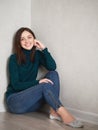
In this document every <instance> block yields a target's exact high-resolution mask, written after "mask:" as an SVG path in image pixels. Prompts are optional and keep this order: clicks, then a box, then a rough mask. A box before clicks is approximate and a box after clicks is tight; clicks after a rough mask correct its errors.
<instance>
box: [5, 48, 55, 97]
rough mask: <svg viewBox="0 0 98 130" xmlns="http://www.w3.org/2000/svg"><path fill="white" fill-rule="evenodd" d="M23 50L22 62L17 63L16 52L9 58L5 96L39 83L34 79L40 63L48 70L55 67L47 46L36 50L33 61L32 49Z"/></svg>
mask: <svg viewBox="0 0 98 130" xmlns="http://www.w3.org/2000/svg"><path fill="white" fill-rule="evenodd" d="M23 52H24V54H25V56H26V62H25V63H24V64H18V63H17V58H16V54H13V55H11V56H10V58H9V80H10V82H9V84H8V87H7V91H6V97H8V96H9V95H11V94H13V93H16V92H20V91H23V90H25V89H28V88H30V87H33V86H34V85H37V84H39V80H36V77H37V73H38V69H39V67H40V65H42V66H44V67H45V68H46V69H47V70H49V71H52V70H55V69H56V63H55V61H54V59H53V58H52V56H51V54H50V53H49V52H48V49H47V48H45V49H44V50H42V51H39V50H36V52H35V55H34V61H33V62H31V60H30V54H31V52H32V51H31V50H25V49H23Z"/></svg>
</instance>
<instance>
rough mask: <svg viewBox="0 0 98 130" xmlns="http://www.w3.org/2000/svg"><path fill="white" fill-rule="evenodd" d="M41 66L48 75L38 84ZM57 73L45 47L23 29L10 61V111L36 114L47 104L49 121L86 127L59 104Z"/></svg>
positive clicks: (29, 32)
mask: <svg viewBox="0 0 98 130" xmlns="http://www.w3.org/2000/svg"><path fill="white" fill-rule="evenodd" d="M36 48H37V49H36ZM40 65H42V66H44V67H45V68H46V69H47V70H48V73H47V74H46V75H45V77H44V78H42V79H39V80H36V77H37V73H38V69H39V67H40ZM55 69H56V63H55V61H54V59H53V57H52V56H51V54H50V53H49V52H48V49H47V48H46V47H45V46H44V44H42V43H41V42H40V41H38V40H36V37H35V34H34V33H33V32H32V30H30V29H29V28H25V27H22V28H20V29H19V30H18V31H17V32H16V34H15V37H14V54H12V55H11V56H10V59H9V75H10V76H9V78H10V83H9V85H8V87H7V91H6V104H7V107H8V110H9V111H10V112H12V113H17V114H19V113H26V112H33V111H37V110H39V108H40V107H41V106H42V105H43V103H45V102H46V103H47V104H49V105H50V107H51V108H50V115H49V117H50V119H57V120H60V121H62V122H63V123H65V124H66V125H68V126H71V127H78V128H79V127H83V124H82V123H81V122H80V121H78V120H76V119H75V118H74V117H73V116H72V115H71V114H70V113H69V112H68V111H67V110H66V109H65V108H64V106H63V105H62V103H61V101H60V100H59V86H60V85H59V76H58V73H57V72H56V71H55Z"/></svg>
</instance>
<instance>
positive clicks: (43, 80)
mask: <svg viewBox="0 0 98 130" xmlns="http://www.w3.org/2000/svg"><path fill="white" fill-rule="evenodd" d="M39 83H51V84H54V83H53V82H52V81H51V80H50V79H47V78H43V79H41V80H39Z"/></svg>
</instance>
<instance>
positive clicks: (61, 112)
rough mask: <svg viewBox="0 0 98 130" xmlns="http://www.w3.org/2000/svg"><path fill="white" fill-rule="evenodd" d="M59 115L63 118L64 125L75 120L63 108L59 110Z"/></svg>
mask: <svg viewBox="0 0 98 130" xmlns="http://www.w3.org/2000/svg"><path fill="white" fill-rule="evenodd" d="M57 113H58V114H59V115H60V116H61V118H62V120H63V122H64V123H70V122H72V121H74V120H75V118H74V117H73V116H72V115H71V114H70V113H69V112H68V111H67V110H66V109H65V108H64V107H63V106H62V107H60V108H59V109H58V110H57Z"/></svg>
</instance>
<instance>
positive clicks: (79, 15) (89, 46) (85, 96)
mask: <svg viewBox="0 0 98 130" xmlns="http://www.w3.org/2000/svg"><path fill="white" fill-rule="evenodd" d="M31 18H32V23H31V25H32V29H33V30H34V31H35V33H36V35H37V37H38V39H39V40H41V41H42V42H43V43H44V44H45V45H46V46H48V48H49V50H50V51H51V53H52V54H53V56H54V58H55V60H56V62H57V65H58V68H57V70H58V72H59V74H60V79H61V99H62V102H63V104H64V105H65V106H66V108H67V109H68V110H70V111H71V112H72V113H73V114H75V116H77V117H79V118H81V119H84V120H88V121H91V122H94V123H96V124H98V94H97V93H98V80H97V78H98V0H32V12H31Z"/></svg>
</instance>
